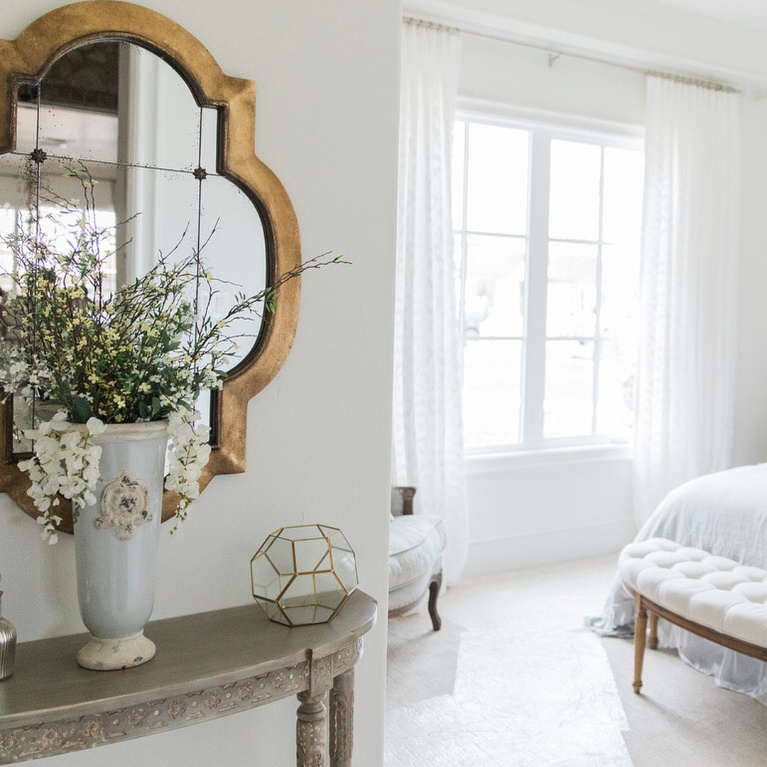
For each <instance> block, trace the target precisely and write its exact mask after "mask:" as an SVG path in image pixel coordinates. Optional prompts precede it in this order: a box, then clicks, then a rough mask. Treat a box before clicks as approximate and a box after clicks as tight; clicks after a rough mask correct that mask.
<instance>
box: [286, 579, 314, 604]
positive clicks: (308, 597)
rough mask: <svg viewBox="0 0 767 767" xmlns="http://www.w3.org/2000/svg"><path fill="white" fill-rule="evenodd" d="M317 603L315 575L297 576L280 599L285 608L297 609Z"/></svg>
mask: <svg viewBox="0 0 767 767" xmlns="http://www.w3.org/2000/svg"><path fill="white" fill-rule="evenodd" d="M316 602H317V592H316V590H315V583H314V576H313V575H297V576H296V577H295V579H294V580H293V582H292V583H291V584H290V586H288V588H287V589H286V590H285V593H284V594H283V595H282V597H281V599H280V604H282V605H283V606H284V607H296V606H298V605H309V604H315V603H316Z"/></svg>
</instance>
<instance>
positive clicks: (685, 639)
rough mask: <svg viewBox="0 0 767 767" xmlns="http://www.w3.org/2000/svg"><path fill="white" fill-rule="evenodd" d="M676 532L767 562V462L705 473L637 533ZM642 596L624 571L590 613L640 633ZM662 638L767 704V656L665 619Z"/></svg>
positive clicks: (610, 630)
mask: <svg viewBox="0 0 767 767" xmlns="http://www.w3.org/2000/svg"><path fill="white" fill-rule="evenodd" d="M648 538H669V539H671V540H672V541H677V542H678V543H681V544H682V545H684V546H695V547H697V548H701V549H704V550H706V551H710V552H711V553H713V554H719V555H721V556H725V557H730V558H731V559H735V560H737V561H738V562H741V563H743V564H746V565H756V566H757V567H763V568H767V464H758V465H756V466H741V467H738V468H736V469H729V470H727V471H722V472H718V473H716V474H709V475H707V476H705V477H699V478H698V479H694V480H692V481H690V482H687V483H686V484H684V485H682V486H681V487H678V488H677V489H676V490H674V491H672V492H671V493H669V495H668V496H666V498H665V499H664V500H663V502H662V503H661V504H660V505H659V506H658V508H657V509H656V511H655V513H654V514H653V515H652V517H650V519H648V520H647V522H646V523H645V524H644V526H643V527H642V529H641V530H640V531H639V532H638V533H637V536H636V540H638V541H642V540H646V539H648ZM633 623H634V604H633V601H632V599H631V597H630V596H629V595H628V594H627V593H626V592H625V591H624V590H623V588H622V587H621V584H620V579H619V577H618V575H617V573H616V576H615V580H614V582H613V586H612V588H611V591H610V594H609V596H608V598H607V602H606V603H605V607H604V610H603V612H602V615H601V616H600V617H599V618H590V619H587V624H588V625H589V626H591V628H593V629H594V631H596V632H597V633H600V634H604V635H612V636H621V635H623V636H626V635H629V634H632V633H633ZM659 638H660V641H661V644H662V646H665V647H675V648H676V649H678V650H679V654H680V656H682V657H683V658H684V659H685V660H686V661H687V662H688V663H690V664H691V665H692V666H695V667H696V668H698V669H699V670H700V671H703V672H704V673H707V674H711V675H713V676H714V677H715V678H716V681H717V683H718V684H720V685H721V686H723V687H727V688H729V689H734V690H737V691H738V692H743V693H746V694H748V695H751V696H752V697H755V698H757V699H758V700H760V701H761V702H762V703H764V704H765V705H767V663H763V662H762V661H758V660H755V659H753V658H747V657H746V656H743V655H740V654H739V653H736V652H734V651H732V650H725V649H724V648H722V647H719V646H718V645H714V644H712V643H711V642H708V641H706V640H703V639H700V638H699V637H696V636H694V635H692V634H690V633H689V632H686V631H682V630H681V629H678V628H677V627H674V626H668V625H666V626H662V627H661V631H660V635H659Z"/></svg>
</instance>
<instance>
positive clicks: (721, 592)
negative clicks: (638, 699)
mask: <svg viewBox="0 0 767 767" xmlns="http://www.w3.org/2000/svg"><path fill="white" fill-rule="evenodd" d="M618 570H619V572H620V577H621V581H622V583H623V586H624V587H625V588H626V589H627V590H628V591H629V592H630V593H631V594H632V595H633V596H634V599H635V602H636V606H637V620H636V629H635V632H634V653H635V654H634V692H636V693H638V692H639V691H640V689H641V688H642V662H643V659H644V649H645V642H646V635H647V622H648V615H649V622H650V647H651V648H652V649H655V648H656V647H657V646H658V618H659V617H660V618H664V619H666V620H668V621H669V622H671V623H674V624H676V625H677V626H681V628H683V629H687V630H688V631H692V632H693V633H694V634H698V635H699V636H702V637H704V638H705V639H709V640H711V641H712V642H716V643H717V644H720V645H723V646H724V647H728V648H730V649H732V650H736V651H737V652H741V653H744V654H745V655H750V656H752V657H754V658H759V659H760V660H767V570H762V569H761V568H760V567H750V566H746V565H741V564H739V563H738V562H736V561H734V560H732V559H727V558H726V557H719V556H715V555H713V554H710V553H709V552H707V551H703V550H702V549H696V548H692V547H689V546H681V545H680V544H678V543H675V542H674V541H669V540H667V539H665V538H652V539H650V540H648V541H637V542H635V543H630V544H629V545H628V546H626V547H625V548H624V549H623V551H622V552H621V555H620V560H619V563H618Z"/></svg>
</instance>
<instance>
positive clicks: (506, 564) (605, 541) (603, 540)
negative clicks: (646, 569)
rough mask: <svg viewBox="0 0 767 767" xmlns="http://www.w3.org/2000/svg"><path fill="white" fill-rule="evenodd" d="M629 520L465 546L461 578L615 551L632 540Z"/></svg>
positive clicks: (632, 533) (632, 528) (634, 531)
mask: <svg viewBox="0 0 767 767" xmlns="http://www.w3.org/2000/svg"><path fill="white" fill-rule="evenodd" d="M635 535H636V527H635V525H634V521H633V520H632V519H628V518H627V519H621V520H618V521H616V522H610V523H606V524H600V525H589V526H587V527H576V528H570V529H567V530H554V531H550V532H545V533H536V534H533V535H524V536H518V537H514V538H503V539H500V540H494V541H478V542H476V543H471V544H470V545H469V557H468V560H467V562H466V569H465V570H464V572H463V576H462V577H464V578H472V577H475V576H480V575H495V574H496V573H504V572H508V571H509V570H520V569H522V568H525V567H537V566H540V565H549V564H553V563H555V562H567V561H570V560H573V559H583V558H585V557H594V556H598V555H599V554H609V553H610V552H613V551H616V552H617V551H618V550H619V549H621V548H622V547H623V546H625V545H626V544H627V543H628V542H629V541H631V540H633V539H634V536H635Z"/></svg>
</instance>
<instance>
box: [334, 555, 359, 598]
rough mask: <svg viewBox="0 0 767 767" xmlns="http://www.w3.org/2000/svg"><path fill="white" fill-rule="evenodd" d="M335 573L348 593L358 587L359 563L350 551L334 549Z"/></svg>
mask: <svg viewBox="0 0 767 767" xmlns="http://www.w3.org/2000/svg"><path fill="white" fill-rule="evenodd" d="M333 571H334V572H335V574H336V577H337V578H338V580H339V581H340V582H341V585H342V586H343V587H344V589H345V590H346V592H347V593H350V592H352V591H354V589H355V588H356V587H357V583H358V582H359V581H358V578H357V563H356V560H355V557H354V552H353V551H351V550H350V549H340V548H333Z"/></svg>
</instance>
